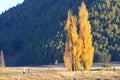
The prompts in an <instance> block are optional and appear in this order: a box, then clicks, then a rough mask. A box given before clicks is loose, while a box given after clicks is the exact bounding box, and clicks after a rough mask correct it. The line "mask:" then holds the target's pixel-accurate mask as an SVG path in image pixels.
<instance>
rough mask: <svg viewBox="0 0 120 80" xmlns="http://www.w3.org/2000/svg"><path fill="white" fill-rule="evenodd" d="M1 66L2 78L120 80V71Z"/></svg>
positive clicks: (27, 79)
mask: <svg viewBox="0 0 120 80" xmlns="http://www.w3.org/2000/svg"><path fill="white" fill-rule="evenodd" d="M24 69H25V70H26V73H25V74H23V68H0V80H120V71H119V70H118V71H76V72H69V71H66V70H65V68H30V74H28V72H27V71H28V68H27V67H26V68H24Z"/></svg>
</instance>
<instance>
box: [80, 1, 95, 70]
mask: <svg viewBox="0 0 120 80" xmlns="http://www.w3.org/2000/svg"><path fill="white" fill-rule="evenodd" d="M78 14H79V24H80V34H79V35H80V38H81V39H82V63H83V67H84V69H85V70H90V67H91V65H92V63H93V55H94V47H93V46H92V35H91V25H90V22H89V21H88V11H87V9H86V5H85V4H84V2H82V4H81V7H79V13H78Z"/></svg>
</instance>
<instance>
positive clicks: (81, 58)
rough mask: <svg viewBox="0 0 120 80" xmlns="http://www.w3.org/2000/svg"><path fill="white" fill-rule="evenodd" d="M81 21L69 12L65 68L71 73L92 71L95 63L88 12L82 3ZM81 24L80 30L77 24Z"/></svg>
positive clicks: (66, 27) (80, 9)
mask: <svg viewBox="0 0 120 80" xmlns="http://www.w3.org/2000/svg"><path fill="white" fill-rule="evenodd" d="M78 15H79V21H78V20H77V18H76V17H75V16H73V15H72V12H71V11H70V10H69V11H68V19H67V22H66V26H65V30H66V46H65V47H66V48H65V52H64V62H65V66H66V68H67V69H68V70H70V71H78V70H81V69H82V67H81V63H83V68H84V69H85V70H90V67H91V65H92V62H93V53H94V47H93V46H92V35H91V25H90V22H89V21H88V11H87V9H86V6H85V4H84V3H83V2H82V4H81V7H79V13H78ZM77 22H78V23H79V30H78V27H77V24H78V23H77Z"/></svg>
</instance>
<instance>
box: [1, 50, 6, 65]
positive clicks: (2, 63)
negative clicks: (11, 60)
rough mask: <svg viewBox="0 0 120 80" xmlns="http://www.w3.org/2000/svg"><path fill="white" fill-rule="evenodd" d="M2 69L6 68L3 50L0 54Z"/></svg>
mask: <svg viewBox="0 0 120 80" xmlns="http://www.w3.org/2000/svg"><path fill="white" fill-rule="evenodd" d="M0 67H5V61H4V54H3V51H2V50H1V52H0Z"/></svg>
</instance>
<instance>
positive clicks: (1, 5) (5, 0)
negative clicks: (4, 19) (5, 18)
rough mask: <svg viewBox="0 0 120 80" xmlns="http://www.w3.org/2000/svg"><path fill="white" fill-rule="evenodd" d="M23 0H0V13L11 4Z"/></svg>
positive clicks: (13, 4) (11, 5)
mask: <svg viewBox="0 0 120 80" xmlns="http://www.w3.org/2000/svg"><path fill="white" fill-rule="evenodd" d="M23 1H24V0H1V1H0V14H1V13H2V12H4V11H5V10H8V9H9V8H12V7H13V6H16V5H17V4H19V3H22V2H23Z"/></svg>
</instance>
